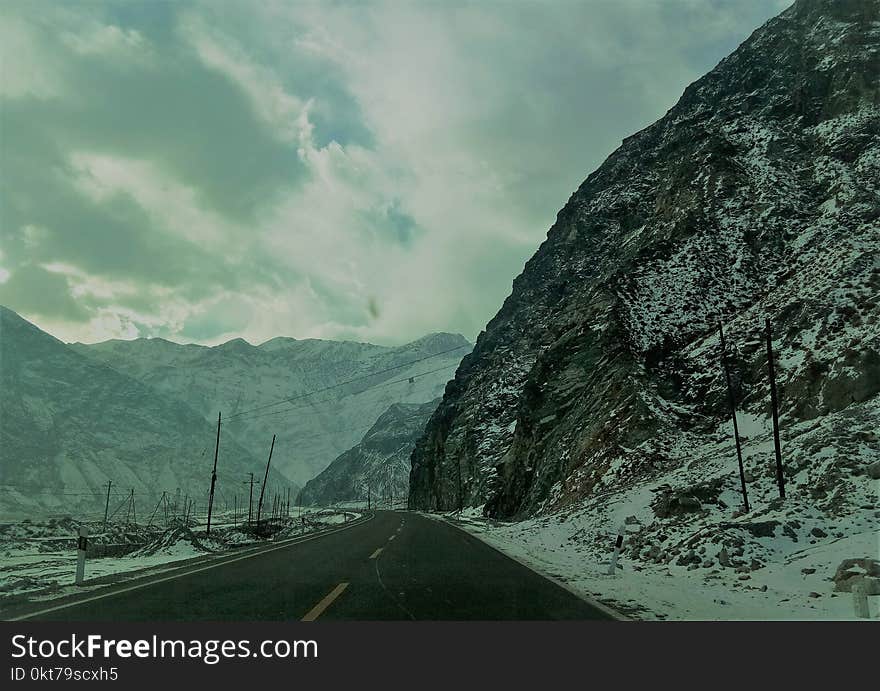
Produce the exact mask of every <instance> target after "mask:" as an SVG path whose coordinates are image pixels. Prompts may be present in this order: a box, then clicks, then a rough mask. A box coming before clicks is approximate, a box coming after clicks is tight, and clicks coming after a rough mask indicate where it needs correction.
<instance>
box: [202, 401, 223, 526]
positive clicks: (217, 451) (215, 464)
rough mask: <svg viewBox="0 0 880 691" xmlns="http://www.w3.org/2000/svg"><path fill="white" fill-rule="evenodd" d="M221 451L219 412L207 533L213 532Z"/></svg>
mask: <svg viewBox="0 0 880 691" xmlns="http://www.w3.org/2000/svg"><path fill="white" fill-rule="evenodd" d="M219 453H220V413H217V444H216V445H215V446H214V470H212V471H211V492H210V494H209V495H208V527H207V529H206V530H205V535H210V534H211V509H213V508H214V485H215V484H216V483H217V455H218V454H219Z"/></svg>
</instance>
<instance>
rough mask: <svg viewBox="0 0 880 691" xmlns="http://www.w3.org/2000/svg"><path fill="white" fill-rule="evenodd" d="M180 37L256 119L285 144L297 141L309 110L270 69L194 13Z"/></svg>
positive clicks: (183, 23) (187, 18)
mask: <svg viewBox="0 0 880 691" xmlns="http://www.w3.org/2000/svg"><path fill="white" fill-rule="evenodd" d="M180 31H181V35H182V36H183V37H184V40H185V41H186V42H187V43H189V44H190V45H191V46H192V47H193V48H194V50H195V51H196V53H197V54H198V56H199V58H200V59H201V61H202V62H203V63H204V64H205V66H207V67H209V68H211V69H213V70H216V71H217V72H219V73H221V74H222V75H224V76H225V77H227V78H228V79H229V80H231V81H232V82H233V83H234V84H235V85H236V86H237V87H238V88H239V89H241V91H242V92H243V93H244V94H245V95H246V96H247V98H248V99H249V100H250V102H251V105H252V106H253V108H254V111H255V112H256V113H257V115H259V117H260V118H261V119H262V120H263V121H264V122H265V123H266V124H267V125H269V126H270V127H272V129H273V130H274V131H275V132H276V134H277V135H278V136H279V137H280V138H281V139H282V140H283V141H285V142H288V143H295V142H297V141H298V140H299V137H300V132H301V128H302V126H303V120H302V116H303V114H304V113H305V112H306V111H307V109H308V107H309V106H308V102H307V101H306V102H303V101H302V100H300V99H299V98H297V97H296V96H294V95H293V94H290V93H288V91H286V90H285V88H284V86H283V85H282V84H281V83H280V82H279V80H278V78H277V76H276V75H274V74H273V73H272V71H271V70H270V69H267V68H266V67H263V66H262V65H260V64H259V63H258V62H256V61H255V60H254V59H253V58H252V57H251V56H250V55H248V53H247V52H246V51H245V50H244V49H243V48H242V47H241V45H240V44H239V43H238V42H237V41H236V40H235V38H233V37H231V36H229V35H228V34H224V33H222V32H219V31H218V30H216V29H215V28H212V27H209V26H208V25H206V24H205V23H204V22H203V21H201V20H200V19H199V17H198V15H196V14H192V13H191V14H189V15H187V16H186V18H185V19H184V21H182V22H181V24H180Z"/></svg>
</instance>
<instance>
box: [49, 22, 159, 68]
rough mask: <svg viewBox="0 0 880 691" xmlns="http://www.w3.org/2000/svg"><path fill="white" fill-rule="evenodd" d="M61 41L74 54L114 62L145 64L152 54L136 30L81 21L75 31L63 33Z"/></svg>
mask: <svg viewBox="0 0 880 691" xmlns="http://www.w3.org/2000/svg"><path fill="white" fill-rule="evenodd" d="M61 41H62V42H63V43H64V45H66V46H67V47H68V48H69V49H70V50H72V51H73V52H74V53H76V54H77V55H84V56H95V55H97V56H102V57H107V58H111V59H114V60H119V59H120V58H121V59H132V60H136V61H145V60H146V59H147V58H149V57H150V56H151V52H152V51H151V49H150V46H149V44H148V43H147V41H146V40H145V39H144V37H143V35H142V34H141V33H140V32H139V31H137V30H136V29H123V28H120V27H118V26H115V25H113V24H102V23H100V22H97V21H90V22H84V23H83V24H82V25H81V26H78V27H77V28H76V29H75V30H71V31H64V32H63V33H62V34H61Z"/></svg>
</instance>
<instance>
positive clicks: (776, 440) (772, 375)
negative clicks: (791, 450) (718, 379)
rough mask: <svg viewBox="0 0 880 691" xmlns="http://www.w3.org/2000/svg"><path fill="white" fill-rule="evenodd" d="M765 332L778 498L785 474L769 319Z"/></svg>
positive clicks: (782, 491)
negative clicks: (780, 441) (783, 470)
mask: <svg viewBox="0 0 880 691" xmlns="http://www.w3.org/2000/svg"><path fill="white" fill-rule="evenodd" d="M764 327H765V329H766V332H767V374H768V376H769V377H770V405H771V407H772V409H773V446H774V449H775V451H776V484H777V485H778V486H779V498H780V499H785V476H784V475H783V474H782V449H781V448H780V445H779V404H778V401H777V399H776V371H775V369H774V366H773V337H772V336H771V334H770V319H769V318H768V319H765V320H764Z"/></svg>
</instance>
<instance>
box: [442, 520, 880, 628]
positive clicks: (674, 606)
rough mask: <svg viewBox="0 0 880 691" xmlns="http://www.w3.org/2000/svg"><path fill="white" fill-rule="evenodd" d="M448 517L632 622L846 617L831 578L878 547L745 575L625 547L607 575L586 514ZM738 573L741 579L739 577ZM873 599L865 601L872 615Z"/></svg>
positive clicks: (828, 549) (608, 542) (867, 544)
mask: <svg viewBox="0 0 880 691" xmlns="http://www.w3.org/2000/svg"><path fill="white" fill-rule="evenodd" d="M453 520H455V522H456V523H458V524H459V525H461V526H462V527H463V528H465V529H466V530H468V531H469V532H471V533H473V534H474V535H476V536H478V537H479V538H481V539H483V540H485V541H486V542H488V543H489V544H490V545H492V546H494V547H496V548H498V549H500V550H501V551H502V552H505V553H506V554H508V555H510V556H512V557H514V558H515V559H517V560H519V561H522V562H523V563H525V564H527V565H528V566H531V567H532V568H534V569H535V570H537V571H539V572H541V573H544V574H547V575H549V576H552V577H554V578H556V579H558V580H560V581H562V582H564V583H565V584H567V585H569V586H570V587H572V588H573V589H574V590H576V591H578V592H580V593H582V594H585V595H588V596H590V597H592V598H594V599H596V600H598V601H600V602H603V603H605V604H608V605H609V606H611V607H613V608H614V609H616V610H617V611H619V612H621V613H622V614H624V615H625V616H628V617H631V618H635V619H670V620H673V619H703V620H730V619H747V620H748V619H759V620H763V619H793V620H808V619H817V620H828V619H852V618H854V614H853V604H852V596H851V595H850V594H849V593H835V592H833V584H832V583H831V577H832V576H833V575H834V571H835V568H836V567H837V565H838V564H839V563H840V562H841V561H843V560H844V559H846V558H850V557H852V556H853V555H854V554H858V555H861V554H865V553H866V552H867V553H869V554H870V553H872V552H871V550H872V549H873V553H876V550H877V545H876V535H873V534H869V533H867V532H862V533H858V534H855V535H848V536H845V537H843V538H839V539H837V540H834V541H832V542H831V543H830V544H827V545H826V544H823V545H821V546H820V547H811V546H807V547H805V548H803V549H801V550H799V551H791V552H790V553H789V554H787V555H786V556H785V557H783V558H781V559H779V560H778V561H776V562H768V563H767V564H766V565H765V566H763V567H761V568H760V569H758V570H756V571H753V572H749V573H737V572H736V571H735V570H734V569H725V568H712V567H708V568H696V569H690V568H689V567H688V566H677V565H675V563H672V564H661V565H655V564H644V563H642V562H641V561H637V560H633V559H632V558H630V557H629V556H628V555H627V554H626V550H624V553H623V554H622V555H621V557H620V559H619V561H618V566H619V567H621V568H619V569H618V572H619V575H617V576H608V575H607V571H608V567H609V560H610V556H611V548H612V546H613V541H614V535H613V533H614V532H616V531H611V532H608V530H607V528H611V527H612V526H603V528H606V529H605V530H603V531H602V533H603V535H604V536H605V538H606V539H605V542H604V544H605V546H606V548H607V549H605V550H604V553H603V551H602V550H595V549H590V548H588V547H584V546H583V544H582V543H581V541H580V536H581V535H582V534H584V533H585V532H593V533H595V532H597V530H598V529H597V527H596V525H595V521H594V520H593V518H592V516H590V515H589V514H585V513H580V514H572V515H570V516H568V517H566V518H563V519H560V518H559V517H542V518H536V519H531V520H527V521H522V522H520V523H510V524H498V523H493V522H490V521H487V520H486V519H483V518H480V517H477V516H473V515H465V516H462V517H461V518H460V519H453ZM769 542H770V543H772V542H774V540H772V539H771V540H769ZM742 576H747V579H743V580H740V577H742ZM811 593H815V594H817V595H818V597H816V596H811ZM877 600H878V598H876V597H872V598H869V602H870V604H871V608H872V609H871V613H872V617H875V618H876V617H877V616H878V604H877Z"/></svg>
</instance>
